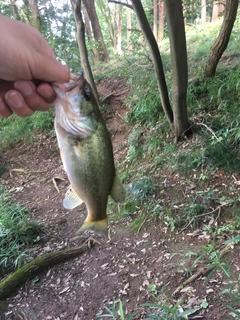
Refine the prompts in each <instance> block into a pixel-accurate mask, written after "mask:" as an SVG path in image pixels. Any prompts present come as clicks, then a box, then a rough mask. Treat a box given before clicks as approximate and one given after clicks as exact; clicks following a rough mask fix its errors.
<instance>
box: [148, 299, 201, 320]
mask: <svg viewBox="0 0 240 320" xmlns="http://www.w3.org/2000/svg"><path fill="white" fill-rule="evenodd" d="M142 306H143V307H149V308H151V309H150V310H151V311H150V313H149V314H148V318H147V319H148V320H169V319H171V320H177V319H188V316H189V315H191V314H192V313H194V312H196V311H197V310H199V308H194V309H190V310H186V311H181V308H180V304H179V303H176V304H175V305H173V306H171V305H167V304H166V303H159V304H156V303H145V304H142Z"/></svg>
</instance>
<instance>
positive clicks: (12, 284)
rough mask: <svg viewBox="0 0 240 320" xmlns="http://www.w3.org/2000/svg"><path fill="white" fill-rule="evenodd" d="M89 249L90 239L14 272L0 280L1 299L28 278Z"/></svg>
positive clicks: (45, 255) (53, 252) (46, 255)
mask: <svg viewBox="0 0 240 320" xmlns="http://www.w3.org/2000/svg"><path fill="white" fill-rule="evenodd" d="M88 249H89V241H86V242H85V243H84V244H83V245H82V246H80V247H72V248H65V249H61V250H57V251H52V252H50V253H46V254H44V255H43V256H40V257H37V258H36V259H34V260H33V261H31V262H29V263H27V264H25V265H24V266H23V267H21V268H20V269H18V270H17V271H15V272H14V273H12V274H11V275H10V276H8V277H7V278H6V279H4V280H3V281H1V282H0V300H3V299H5V298H7V297H9V296H10V295H11V294H12V292H13V291H14V290H16V289H17V287H19V286H21V285H23V284H24V283H25V282H26V281H27V280H28V279H31V278H33V277H35V276H36V275H37V274H38V273H39V272H41V271H43V270H45V269H46V268H49V267H52V266H53V265H55V264H58V263H61V262H64V261H66V260H68V259H72V258H74V257H76V256H78V255H80V254H82V253H83V252H85V251H87V250H88Z"/></svg>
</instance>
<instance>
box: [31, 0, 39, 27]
mask: <svg viewBox="0 0 240 320" xmlns="http://www.w3.org/2000/svg"><path fill="white" fill-rule="evenodd" d="M29 4H30V9H31V14H32V25H33V26H34V27H35V28H37V29H38V30H40V27H41V21H40V13H39V9H38V0H29Z"/></svg>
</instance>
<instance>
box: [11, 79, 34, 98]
mask: <svg viewBox="0 0 240 320" xmlns="http://www.w3.org/2000/svg"><path fill="white" fill-rule="evenodd" d="M15 88H16V89H18V90H19V91H20V92H21V93H22V95H23V96H30V95H31V94H33V89H32V87H31V86H30V84H29V83H28V82H26V81H16V83H15Z"/></svg>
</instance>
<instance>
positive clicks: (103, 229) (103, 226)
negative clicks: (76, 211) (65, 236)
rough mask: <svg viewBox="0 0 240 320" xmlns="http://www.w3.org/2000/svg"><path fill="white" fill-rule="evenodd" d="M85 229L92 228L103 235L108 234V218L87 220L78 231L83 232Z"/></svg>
mask: <svg viewBox="0 0 240 320" xmlns="http://www.w3.org/2000/svg"><path fill="white" fill-rule="evenodd" d="M85 230H92V231H94V232H97V233H100V234H102V235H107V219H103V220H99V221H87V220H86V221H85V222H84V223H83V225H82V226H81V228H80V229H79V230H78V231H77V234H78V233H81V232H83V231H85Z"/></svg>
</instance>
